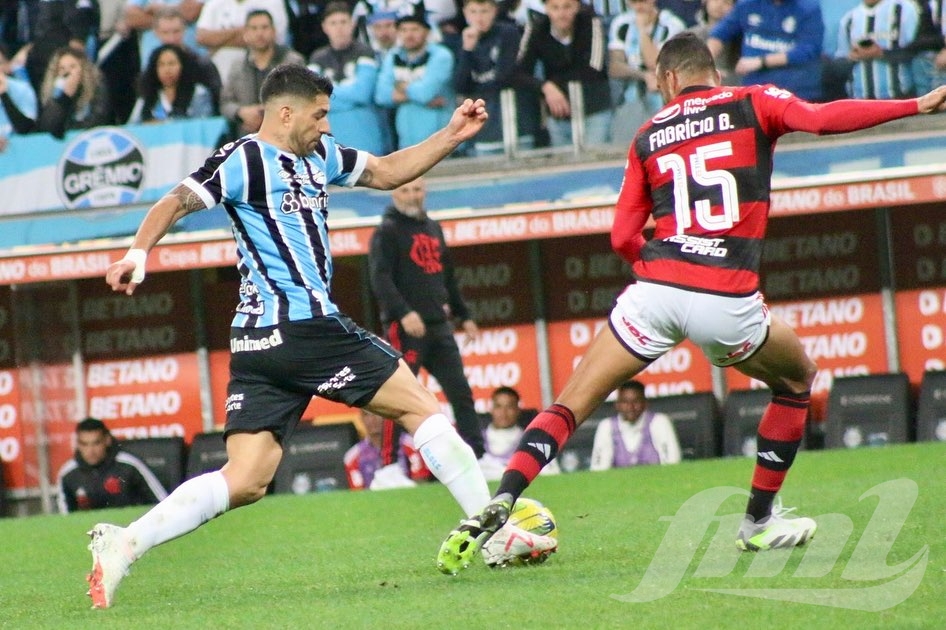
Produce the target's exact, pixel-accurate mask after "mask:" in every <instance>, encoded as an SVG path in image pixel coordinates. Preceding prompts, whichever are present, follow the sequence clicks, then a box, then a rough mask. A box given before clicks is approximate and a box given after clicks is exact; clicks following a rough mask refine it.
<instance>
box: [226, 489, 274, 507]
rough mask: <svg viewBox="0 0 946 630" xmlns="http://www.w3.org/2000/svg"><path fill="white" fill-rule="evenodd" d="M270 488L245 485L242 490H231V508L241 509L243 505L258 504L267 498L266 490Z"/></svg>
mask: <svg viewBox="0 0 946 630" xmlns="http://www.w3.org/2000/svg"><path fill="white" fill-rule="evenodd" d="M268 488H269V484H268V483H266V484H250V485H245V486H243V487H240V488H231V489H230V507H240V506H242V505H249V504H251V503H256V502H257V501H259V500H260V499H262V498H263V497H264V496H266V490H267V489H268Z"/></svg>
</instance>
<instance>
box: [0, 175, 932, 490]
mask: <svg viewBox="0 0 946 630" xmlns="http://www.w3.org/2000/svg"><path fill="white" fill-rule="evenodd" d="M904 185H906V184H904ZM825 190H826V191H828V192H831V190H833V188H832V189H828V188H826V189H825ZM835 192H837V191H835ZM825 194H827V192H825ZM836 196H837V195H836ZM839 198H840V197H839ZM922 200H923V199H922V198H920V197H917V198H915V199H914V200H911V201H922ZM783 201H784V200H783ZM789 205H790V204H789ZM830 210H832V211H831V212H827V213H824V214H817V215H811V214H800V213H798V214H796V213H794V212H793V211H792V212H790V211H788V210H787V206H786V205H785V204H784V203H783V204H782V205H781V206H779V211H778V212H774V213H773V214H774V215H776V216H775V218H773V221H772V222H771V225H770V231H769V242H768V243H767V246H766V250H765V262H764V271H765V274H764V278H763V290H764V292H765V293H766V297H767V300H768V302H769V304H770V305H771V307H772V311H773V313H775V314H777V315H778V316H780V317H782V318H783V319H785V320H786V321H787V322H788V323H789V324H791V325H792V326H794V327H795V328H796V330H797V332H798V334H799V336H800V338H801V340H802V343H803V344H804V346H805V348H806V350H807V351H808V353H809V354H810V355H811V356H812V357H813V358H814V359H815V361H816V362H817V363H818V367H819V372H818V375H817V377H816V380H815V384H814V388H813V394H814V399H815V411H814V413H815V416H816V418H821V417H823V412H824V409H823V407H824V401H825V399H826V396H827V393H828V391H829V389H830V387H831V383H832V381H833V379H834V378H836V377H838V376H844V375H854V374H871V373H883V372H886V371H887V369H888V367H887V366H888V356H887V344H886V337H885V329H884V321H883V299H882V295H881V278H882V268H883V266H884V265H883V262H884V261H883V260H882V258H881V257H880V256H879V255H878V247H877V244H878V240H879V236H880V227H879V226H881V225H882V224H881V222H880V221H878V218H879V215H878V214H877V213H875V212H872V211H870V210H866V211H864V210H861V211H855V212H852V211H849V210H844V208H843V207H832V208H830ZM605 215H608V211H607V210H605V209H602V208H600V207H594V208H589V209H588V211H587V213H586V214H582V211H580V210H571V211H568V212H567V213H566V214H564V215H561V216H562V217H567V218H569V220H568V221H565V219H564V218H556V217H557V216H558V215H557V214H556V213H555V212H554V211H553V212H538V213H527V214H524V215H521V216H519V217H506V218H505V220H504V221H503V222H501V223H499V224H498V225H501V226H504V227H503V229H502V230H500V231H499V232H496V231H495V229H494V231H493V232H490V231H489V230H488V229H487V227H488V226H490V225H491V224H490V222H489V221H487V220H485V219H482V218H477V219H451V220H448V221H444V223H445V228H446V233H447V234H448V238H450V239H453V240H451V243H452V245H454V255H455V258H456V263H457V277H458V280H459V281H460V284H461V286H462V289H463V292H464V294H465V295H466V297H467V300H468V301H469V303H470V306H471V309H472V310H473V313H474V317H475V318H476V319H477V321H478V322H479V324H480V326H481V330H482V335H481V337H480V338H479V339H478V340H477V341H476V342H474V343H462V344H461V345H462V354H463V357H464V364H465V369H466V374H467V377H468V378H469V380H470V382H471V384H472V386H473V390H474V397H475V399H476V405H477V409H478V410H480V411H486V410H487V409H488V407H489V395H490V393H491V392H492V390H493V389H494V388H495V387H497V386H499V385H509V386H512V387H515V388H516V389H518V390H519V391H520V393H521V394H522V402H523V405H524V406H526V407H541V406H542V405H543V401H542V394H541V386H540V380H539V374H540V371H539V370H538V369H537V367H536V366H537V364H538V360H539V358H538V343H537V340H536V331H537V328H536V325H535V321H536V320H537V319H540V318H541V319H542V320H544V321H545V322H546V324H547V332H548V339H547V341H548V351H549V353H550V365H549V368H550V373H551V381H552V382H551V386H552V390H553V394H554V393H557V392H559V391H561V389H562V387H563V386H564V383H565V381H566V380H567V378H568V376H569V375H570V374H571V371H572V370H573V368H574V366H575V365H576V363H577V361H578V360H579V359H580V357H581V356H582V354H583V353H584V351H585V349H586V348H587V346H588V344H589V343H590V341H591V339H592V337H593V336H594V334H595V332H596V331H597V330H598V329H599V327H600V326H602V325H606V323H605V317H606V315H607V313H608V311H609V309H610V307H611V303H612V301H613V299H614V297H615V296H616V295H617V293H618V292H619V291H620V290H621V289H623V287H624V286H625V285H626V283H627V282H628V279H629V271H628V269H627V267H626V265H624V263H623V262H621V261H620V259H619V258H618V257H617V256H615V255H614V254H613V253H612V252H611V251H610V245H609V242H608V237H607V225H606V223H607V222H606V221H604V217H605ZM779 215H780V216H779ZM941 216H942V209H941V206H940V205H939V204H935V203H929V204H928V205H917V206H912V207H904V208H898V209H897V211H896V213H894V214H893V215H892V218H893V234H894V242H893V252H892V255H893V259H894V268H895V269H896V277H895V282H896V289H897V292H896V294H895V303H896V317H897V323H898V326H897V331H898V337H897V342H898V344H899V359H900V362H901V365H902V367H903V370H904V371H905V372H907V373H908V374H909V376H910V379H911V381H912V382H913V383H914V384H918V382H919V379H920V378H921V377H922V373H923V371H924V370H928V369H942V368H943V367H944V363H946V220H944V219H942V218H941ZM533 219H534V220H533ZM493 228H495V225H494V226H493ZM491 229H492V228H491ZM370 232H371V230H370V229H367V228H353V229H351V230H344V229H342V230H334V231H333V242H334V241H338V242H339V244H340V245H342V244H344V245H345V246H343V247H340V249H341V250H343V251H340V252H337V253H338V254H339V256H340V258H339V259H338V263H339V264H338V269H337V277H336V286H335V292H336V297H337V299H338V302H339V303H340V304H341V305H342V306H343V310H345V312H347V313H348V314H350V315H351V316H352V317H353V318H354V319H356V320H357V321H360V322H366V323H370V322H371V313H372V310H373V304H372V303H371V298H370V296H369V295H368V292H367V290H366V287H365V274H364V269H363V265H364V264H365V260H364V254H365V253H366V251H365V250H366V244H367V242H368V239H369V238H370ZM454 240H455V242H454ZM536 244H537V245H536ZM536 247H537V250H538V251H537V255H534V254H536V251H535V250H536ZM118 255H120V251H118V250H116V251H110V252H91V253H84V254H52V255H43V256H38V257H24V258H18V259H10V260H7V261H5V265H6V266H5V267H4V268H5V269H7V270H14V271H16V273H15V274H12V275H4V277H3V278H2V279H0V283H3V284H16V283H17V282H18V280H17V278H19V279H20V280H19V282H22V281H23V280H26V279H29V280H36V279H40V280H42V279H65V278H89V279H88V280H81V281H80V282H78V283H77V286H78V287H79V290H78V292H77V293H78V295H79V296H80V297H79V301H78V321H79V326H80V329H81V333H82V334H81V344H82V345H81V350H82V355H83V365H84V368H85V373H84V381H83V386H84V387H85V389H86V406H87V410H88V412H89V413H92V414H94V415H99V416H100V417H103V418H104V419H106V420H107V421H108V422H109V423H110V425H112V426H113V427H114V428H115V431H116V433H117V434H118V435H120V436H122V437H132V436H135V437H137V436H142V435H184V436H185V437H186V438H188V439H189V438H190V437H191V436H192V435H193V434H194V433H196V432H198V431H200V430H202V418H201V413H200V410H201V405H200V388H199V383H200V379H199V374H198V355H197V354H196V353H195V352H194V348H195V347H196V344H197V341H196V339H197V336H196V334H195V330H196V327H197V325H198V324H197V322H195V320H194V316H193V311H194V304H193V299H192V297H191V293H190V290H191V289H190V283H189V280H190V274H188V273H186V272H182V271H180V270H183V269H197V268H207V269H208V271H206V272H205V273H204V274H203V276H204V277H205V281H204V282H205V284H204V285H203V291H204V294H203V298H202V302H203V306H204V308H205V310H206V318H205V326H206V330H205V332H206V334H207V338H208V339H209V342H208V346H209V347H208V349H209V362H210V376H211V398H212V408H213V419H214V422H215V423H216V424H217V425H218V426H219V425H222V423H223V420H224V414H223V400H224V399H225V396H226V382H227V373H228V356H227V333H228V327H229V321H230V317H231V316H232V313H233V307H234V305H235V304H236V301H237V288H238V280H237V278H236V277H235V273H234V271H233V269H232V263H233V260H234V258H233V249H232V243H230V242H228V241H210V242H202V243H178V244H170V245H168V246H162V247H159V248H158V249H157V250H156V251H155V252H154V253H153V254H152V261H151V262H153V263H154V267H155V269H154V272H153V273H151V275H149V278H148V280H147V282H146V283H145V284H144V285H142V287H141V289H140V290H139V293H136V295H135V296H134V297H133V298H128V297H127V296H119V295H114V294H112V293H110V292H108V290H107V287H105V286H104V283H103V282H102V281H101V274H102V273H103V272H104V268H105V267H106V266H107V264H108V262H109V261H110V260H111V259H114V258H115V257H117V256H118ZM537 266H538V268H536V267H537ZM160 270H165V271H170V270H178V272H177V273H159V271H160ZM536 278H539V279H540V282H539V283H538V284H539V285H540V291H541V294H540V295H536V294H535V289H534V283H535V279H536ZM31 286H39V285H31ZM53 286H57V287H58V286H62V284H61V283H57V284H55V285H53ZM54 297H55V296H51V297H50V300H52V299H53V298H54ZM55 299H59V298H55ZM537 304H538V305H539V306H537ZM537 309H541V310H542V311H544V312H539V311H538V310H537ZM15 312H16V309H14V308H13V300H12V298H11V291H10V290H9V289H7V288H4V290H3V292H2V293H0V459H2V461H3V464H4V476H5V478H6V484H7V486H8V487H13V488H29V487H35V486H36V485H37V483H38V470H39V468H38V463H37V462H36V461H35V456H34V455H31V454H35V451H36V445H37V444H38V443H39V442H38V439H39V438H38V437H37V434H36V431H35V427H36V426H38V423H39V422H42V423H43V425H44V426H45V427H46V429H47V432H48V433H49V432H51V433H52V435H50V438H49V439H50V443H51V448H50V455H51V460H50V469H51V472H52V474H55V469H56V468H57V467H58V465H59V464H60V463H61V462H62V461H64V460H65V458H67V457H68V456H69V454H70V453H71V449H72V446H71V445H72V435H71V431H72V429H73V428H74V423H75V421H76V420H77V413H78V408H77V405H76V404H75V396H76V394H75V387H76V385H75V383H76V379H75V375H74V373H73V367H72V365H70V364H68V363H63V362H61V361H59V360H58V359H57V360H49V361H47V362H46V364H45V365H42V366H41V367H35V366H34V367H30V366H29V365H26V366H24V365H20V364H19V362H18V361H16V360H15V358H16V351H15V348H14V345H13V344H14V341H15V338H16V335H15V334H14V328H15V327H14V325H13V324H11V322H12V321H16V318H15V317H14V316H13V315H15ZM60 315H64V314H62V313H60ZM73 315H75V314H73ZM372 325H373V324H372ZM60 328H62V325H61V323H57V322H53V324H52V325H51V327H50V332H49V338H48V339H47V341H49V342H50V343H53V344H61V343H62V339H64V338H65V337H64V334H62V331H60V330H59V329H60ZM458 340H459V341H461V342H462V341H463V340H462V338H461V337H459V336H458ZM726 374H727V386H728V387H729V388H730V389H744V388H750V387H752V386H753V385H754V384H753V383H750V382H749V380H748V379H746V378H745V377H742V376H741V375H739V374H738V373H737V372H736V371H735V370H728V371H727V373H726ZM421 379H422V381H423V382H425V384H427V385H429V386H430V387H431V389H433V390H435V391H436V392H437V393H438V396H440V398H441V400H442V401H443V397H442V393H441V392H439V387H438V386H437V384H436V383H435V382H433V381H432V379H430V378H429V377H427V376H426V375H423V374H422V376H421ZM641 379H642V380H643V381H644V382H645V383H646V384H647V386H648V393H649V395H651V396H659V395H665V394H676V393H683V392H690V391H693V392H700V391H711V390H712V381H711V370H710V366H709V364H708V363H707V361H706V360H705V359H704V358H703V357H702V355H701V353H700V352H699V350H698V349H697V348H695V347H694V346H693V345H692V344H689V343H685V344H681V346H679V347H678V348H676V349H675V350H674V351H673V352H671V353H668V354H667V355H666V356H665V357H663V358H662V359H660V360H659V361H657V362H655V363H654V365H652V366H651V367H650V368H649V369H648V370H647V371H646V372H644V373H643V374H642V375H641ZM25 383H31V384H33V386H31V387H26V386H25V385H24V384H25ZM37 384H38V385H37ZM354 414H355V412H354V411H353V410H350V409H347V408H345V407H344V406H342V405H337V406H332V405H328V406H326V405H325V403H313V405H311V406H310V408H309V409H308V410H307V411H306V417H309V418H314V417H316V416H318V417H319V419H320V420H325V419H328V420H331V419H350V418H351V417H353V416H354Z"/></svg>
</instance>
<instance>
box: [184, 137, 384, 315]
mask: <svg viewBox="0 0 946 630" xmlns="http://www.w3.org/2000/svg"><path fill="white" fill-rule="evenodd" d="M367 159H368V154H367V153H364V152H363V151H357V150H355V149H350V148H347V147H344V146H341V145H338V144H336V142H335V138H333V137H332V136H330V135H323V136H322V141H321V143H320V144H319V146H318V147H317V148H316V150H315V152H314V153H312V154H311V155H309V156H306V157H305V158H300V157H298V156H296V155H294V154H292V153H289V152H286V151H282V150H281V149H278V148H276V147H275V146H273V145H271V144H268V143H266V142H263V141H261V140H258V139H257V138H256V136H255V135H249V136H246V137H244V138H241V139H239V140H237V141H235V142H230V143H228V144H225V145H224V146H223V147H221V148H220V149H218V150H217V151H216V152H215V153H214V154H213V155H211V156H210V157H209V158H208V159H207V161H206V162H205V163H204V165H203V166H202V167H200V168H199V169H198V170H196V171H195V172H194V173H192V174H191V175H190V176H188V177H187V178H186V179H185V180H184V181H183V182H182V183H183V184H184V185H185V186H187V187H188V188H190V189H191V190H192V191H194V192H195V193H196V194H197V195H199V196H200V198H201V200H203V202H204V204H205V205H206V206H207V207H208V208H212V207H213V206H215V205H216V204H218V203H222V204H223V207H224V208H225V209H226V211H227V214H228V215H229V216H230V223H231V227H232V230H233V236H234V238H235V239H236V243H237V258H238V260H237V269H239V271H240V275H241V276H242V282H241V283H240V304H239V305H238V306H237V308H236V315H235V316H234V318H233V324H232V325H233V326H237V327H249V328H259V327H263V326H273V325H275V324H277V323H279V322H284V321H290V320H291V321H297V320H304V319H311V318H313V317H320V316H324V315H332V314H334V313H337V312H338V307H337V306H336V305H335V303H334V302H333V301H332V297H331V287H332V254H331V251H330V250H329V240H328V228H327V226H326V219H327V217H328V191H327V190H326V186H327V185H328V184H337V185H341V186H354V185H355V182H357V181H358V178H359V177H361V174H362V172H363V171H364V168H365V164H366V162H367Z"/></svg>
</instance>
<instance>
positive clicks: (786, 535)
mask: <svg viewBox="0 0 946 630" xmlns="http://www.w3.org/2000/svg"><path fill="white" fill-rule="evenodd" d="M794 509H795V508H783V507H782V502H781V501H778V503H777V504H776V505H774V506H772V513H771V514H770V515H769V516H768V518H765V519H763V520H761V521H759V522H758V523H754V522H753V521H752V519H751V518H749V517H746V518H744V519H743V521H742V525H741V526H740V527H739V534H738V536H737V537H736V547H738V548H739V549H741V550H742V551H766V550H768V549H791V548H793V547H798V546H800V545H804V544H805V543H806V542H808V541H809V540H811V538H812V537H813V536H814V535H815V530H817V529H818V524H817V523H815V521H814V519H810V518H808V517H805V516H800V517H797V518H785V515H786V514H788V513H789V512H792V511H793V510H794Z"/></svg>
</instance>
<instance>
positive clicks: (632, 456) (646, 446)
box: [611, 411, 660, 468]
mask: <svg viewBox="0 0 946 630" xmlns="http://www.w3.org/2000/svg"><path fill="white" fill-rule="evenodd" d="M653 419H654V413H653V412H652V411H645V412H644V416H643V418H641V420H640V421H641V422H643V423H644V424H643V426H642V427H641V443H640V446H638V447H637V450H636V451H634V452H633V453H632V452H631V451H629V450H627V447H626V446H625V445H624V440H623V439H621V419H620V418H619V417H618V416H614V417H613V418H611V441H612V442H613V444H614V462H613V464H612V465H613V466H614V467H615V468H626V467H628V466H639V465H643V464H659V463H660V455H659V454H658V453H657V449H656V448H655V447H654V441H653V440H652V439H651V437H650V422H651V420H653Z"/></svg>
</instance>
